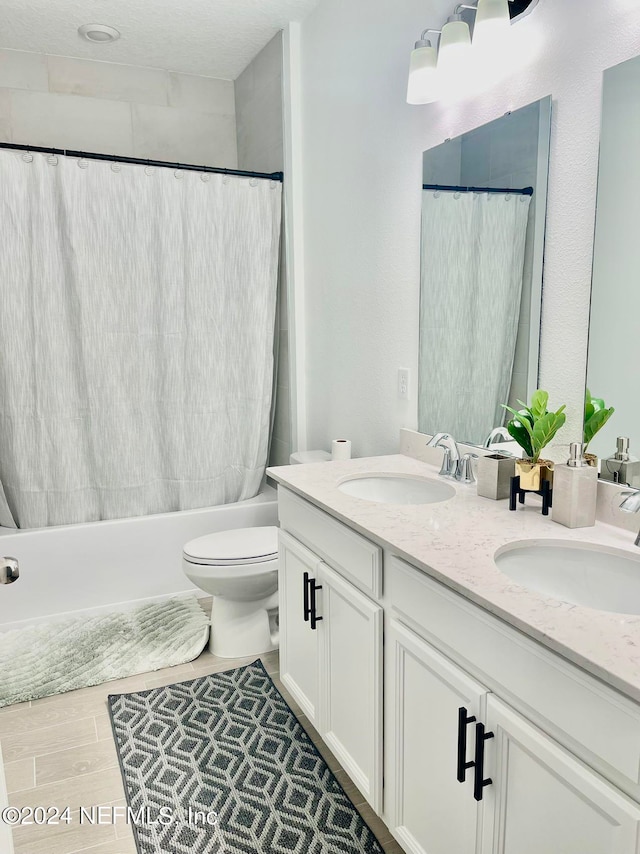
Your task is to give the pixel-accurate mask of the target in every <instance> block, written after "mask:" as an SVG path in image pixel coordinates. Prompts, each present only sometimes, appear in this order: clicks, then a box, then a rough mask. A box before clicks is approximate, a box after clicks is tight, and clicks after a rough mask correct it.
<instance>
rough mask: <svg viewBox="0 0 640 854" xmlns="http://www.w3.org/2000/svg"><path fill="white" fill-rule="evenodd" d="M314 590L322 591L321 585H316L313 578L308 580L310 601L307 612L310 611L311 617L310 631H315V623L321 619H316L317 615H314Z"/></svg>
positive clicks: (315, 605) (315, 604) (315, 603)
mask: <svg viewBox="0 0 640 854" xmlns="http://www.w3.org/2000/svg"><path fill="white" fill-rule="evenodd" d="M316 590H322V585H321V584H316V580H315V578H311V579H309V594H310V599H311V604H310V608H309V611H310V617H311V629H312V631H315V630H316V623H319V622H320V620H321V619H322V617H318V615H317V613H316V607H317V602H316Z"/></svg>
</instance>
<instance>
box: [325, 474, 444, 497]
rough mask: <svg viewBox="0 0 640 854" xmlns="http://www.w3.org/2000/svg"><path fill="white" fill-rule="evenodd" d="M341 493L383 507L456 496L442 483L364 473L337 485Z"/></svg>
mask: <svg viewBox="0 0 640 854" xmlns="http://www.w3.org/2000/svg"><path fill="white" fill-rule="evenodd" d="M338 489H339V490H340V492H344V493H345V494H346V495H351V496H352V497H353V498H362V499H364V500H365V501H377V502H379V503H380V504H438V503H439V502H440V501H447V500H448V499H449V498H453V496H454V495H455V494H456V491H455V489H454V488H453V487H452V486H451V485H450V484H448V483H446V482H444V481H442V480H432V479H430V478H427V477H416V476H415V475H410V474H364V475H357V476H356V477H350V478H348V479H347V480H343V481H342V483H340V484H339V485H338Z"/></svg>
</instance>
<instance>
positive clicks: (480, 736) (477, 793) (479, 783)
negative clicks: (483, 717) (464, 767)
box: [473, 724, 493, 801]
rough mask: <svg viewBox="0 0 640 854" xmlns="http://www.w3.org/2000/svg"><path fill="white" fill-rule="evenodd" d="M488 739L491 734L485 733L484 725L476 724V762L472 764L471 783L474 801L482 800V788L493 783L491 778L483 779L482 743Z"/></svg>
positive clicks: (491, 736)
mask: <svg viewBox="0 0 640 854" xmlns="http://www.w3.org/2000/svg"><path fill="white" fill-rule="evenodd" d="M489 738H493V733H492V732H485V729H484V724H476V761H475V762H474V765H475V767H476V770H475V778H474V781H473V797H474V798H475V799H476V801H481V800H482V791H483V789H484V787H485V786H490V785H491V784H492V783H493V780H492V779H491V777H487V779H486V780H485V778H484V743H485V741H487V739H489Z"/></svg>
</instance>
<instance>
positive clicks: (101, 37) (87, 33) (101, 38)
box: [78, 24, 120, 44]
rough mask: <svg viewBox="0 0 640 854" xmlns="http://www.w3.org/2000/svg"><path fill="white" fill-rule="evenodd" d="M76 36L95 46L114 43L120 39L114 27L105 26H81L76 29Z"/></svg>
mask: <svg viewBox="0 0 640 854" xmlns="http://www.w3.org/2000/svg"><path fill="white" fill-rule="evenodd" d="M78 35H79V36H80V37H81V38H83V39H86V40H87V41H88V42H94V43H96V44H107V43H108V42H115V41H117V40H118V39H119V38H120V33H119V31H118V30H116V28H115V27H108V26H106V24H83V25H82V26H81V27H78Z"/></svg>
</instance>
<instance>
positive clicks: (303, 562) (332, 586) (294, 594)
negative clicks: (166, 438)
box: [279, 489, 383, 813]
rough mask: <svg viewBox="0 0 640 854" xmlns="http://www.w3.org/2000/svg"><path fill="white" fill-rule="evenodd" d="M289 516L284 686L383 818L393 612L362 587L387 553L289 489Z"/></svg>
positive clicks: (284, 561) (283, 506) (283, 561)
mask: <svg viewBox="0 0 640 854" xmlns="http://www.w3.org/2000/svg"><path fill="white" fill-rule="evenodd" d="M288 511H289V512H288ZM279 512H280V522H281V531H280V553H279V558H280V567H279V587H280V632H281V637H280V639H281V644H280V678H281V679H282V682H283V684H284V685H285V686H286V687H287V689H288V690H289V691H290V692H291V694H292V695H293V697H294V698H295V699H296V701H297V702H298V703H299V704H300V706H301V708H302V709H303V711H304V712H305V714H307V716H308V717H309V719H310V720H311V722H312V723H313V724H314V726H315V727H316V729H317V730H318V732H319V733H320V735H321V736H322V737H323V739H324V741H325V742H326V743H327V745H328V747H329V748H330V749H331V751H332V752H333V753H334V755H335V756H336V758H337V759H338V760H339V761H340V763H341V764H342V766H343V767H344V768H345V770H346V771H347V772H348V773H349V775H350V776H351V778H352V779H353V780H354V782H355V783H356V784H357V786H358V788H359V789H360V791H361V792H362V793H363V795H364V796H365V797H366V798H367V800H368V801H369V803H370V804H371V805H372V807H373V808H374V809H375V810H376V811H377V812H379V813H381V812H382V634H383V611H382V607H381V605H380V604H378V603H377V602H375V601H374V600H373V598H371V596H370V595H369V596H368V595H366V594H365V593H363V592H362V590H360V589H358V587H357V586H356V583H354V581H355V582H357V583H358V584H359V585H360V586H365V587H366V582H367V579H368V580H371V576H370V575H369V574H368V573H369V570H371V569H372V566H373V565H374V564H377V566H378V567H381V563H380V561H381V553H380V549H379V548H378V547H377V546H374V545H373V544H371V543H369V542H368V541H366V540H364V538H361V537H360V536H359V535H358V534H355V533H353V532H351V531H349V530H348V529H347V528H344V530H341V528H343V527H344V526H340V524H339V523H337V522H335V520H331V519H326V520H325V519H323V518H322V516H323V515H324V514H321V513H320V511H317V510H315V508H313V507H311V506H310V505H306V506H305V503H304V502H302V501H301V500H300V499H298V498H297V497H296V496H293V495H290V494H289V493H285V497H284V498H283V490H282V489H281V490H280V506H279ZM316 514H317V516H316ZM325 522H326V523H329V528H328V529H325V528H324V526H323V523H325ZM332 525H338V526H339V527H338V529H337V534H338V535H337V536H334V534H335V533H336V529H334V528H333V527H332ZM343 538H344V539H343ZM344 546H346V548H345V547H344ZM317 551H319V552H321V554H317V553H316V552H317ZM323 558H324V559H323ZM372 560H373V561H374V564H372ZM329 561H330V562H331V565H329ZM347 575H349V577H347ZM374 575H375V572H374ZM363 578H364V582H363V581H362V579H363ZM370 592H371V591H370Z"/></svg>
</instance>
